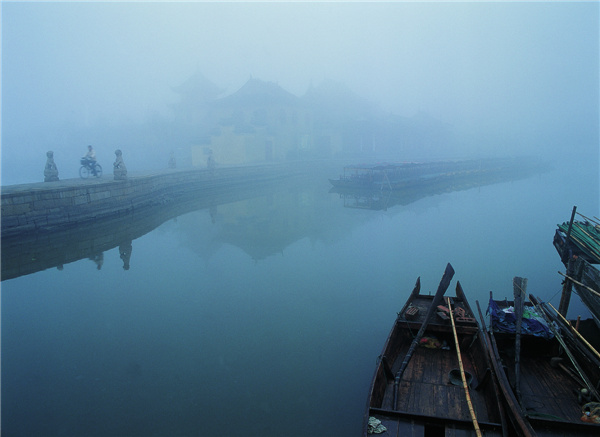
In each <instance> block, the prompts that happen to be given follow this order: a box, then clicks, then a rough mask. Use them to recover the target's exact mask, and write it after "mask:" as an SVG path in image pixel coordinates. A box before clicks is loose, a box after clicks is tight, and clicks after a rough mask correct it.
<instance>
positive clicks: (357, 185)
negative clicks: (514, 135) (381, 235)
mask: <svg viewBox="0 0 600 437" xmlns="http://www.w3.org/2000/svg"><path fill="white" fill-rule="evenodd" d="M527 165H532V163H531V161H529V160H527V159H517V158H515V159H512V158H511V159H476V160H463V161H432V162H402V163H376V164H358V165H348V166H345V167H344V168H343V173H342V174H341V175H340V176H339V177H338V178H337V179H331V178H330V179H329V182H330V183H331V185H333V186H334V187H336V188H340V189H367V190H392V191H394V190H402V189H405V188H409V187H418V186H427V185H430V184H435V183H443V182H446V181H454V180H457V179H459V178H464V177H471V176H479V175H491V174H494V173H498V172H503V171H506V170H514V169H517V170H519V169H520V170H523V169H524V168H526V166H527Z"/></svg>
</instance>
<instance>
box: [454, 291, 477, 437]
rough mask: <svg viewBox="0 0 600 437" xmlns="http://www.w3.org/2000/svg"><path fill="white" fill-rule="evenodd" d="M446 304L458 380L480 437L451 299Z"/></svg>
mask: <svg viewBox="0 0 600 437" xmlns="http://www.w3.org/2000/svg"><path fill="white" fill-rule="evenodd" d="M446 301H447V302H448V312H449V313H450V321H451V322H452V333H453V334H454V344H455V345H456V356H457V357H458V367H459V369H460V378H461V379H462V383H463V388H464V389H465V397H466V398H467V405H468V406H469V414H471V421H472V422H473V427H474V428H475V433H476V434H477V436H478V437H481V430H480V429H479V423H478V422H477V415H476V414H475V410H474V409H473V402H471V395H470V393H469V386H468V385H467V378H466V377H465V368H464V366H463V362H462V355H461V354H460V346H459V344H458V334H457V333H456V325H455V324H454V316H453V315H452V304H451V299H450V298H449V297H448V298H446Z"/></svg>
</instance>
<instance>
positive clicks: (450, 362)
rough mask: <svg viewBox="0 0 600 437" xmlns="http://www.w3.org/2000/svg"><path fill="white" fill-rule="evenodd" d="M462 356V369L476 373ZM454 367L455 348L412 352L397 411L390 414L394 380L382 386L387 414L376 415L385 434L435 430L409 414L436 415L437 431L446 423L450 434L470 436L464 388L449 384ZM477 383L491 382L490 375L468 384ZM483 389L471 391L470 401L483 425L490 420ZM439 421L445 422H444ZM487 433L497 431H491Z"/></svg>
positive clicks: (396, 434) (398, 364) (398, 361)
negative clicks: (454, 424)
mask: <svg viewBox="0 0 600 437" xmlns="http://www.w3.org/2000/svg"><path fill="white" fill-rule="evenodd" d="M403 349H404V350H402V351H401V353H400V356H403V355H404V354H405V353H406V351H407V350H408V345H407V346H406V347H404V348H403ZM462 359H463V365H464V367H465V371H468V372H470V373H471V374H472V375H477V372H476V371H475V369H474V368H473V365H472V363H471V357H470V356H469V354H467V353H465V352H464V351H463V357H462ZM400 365H401V362H400V360H397V361H396V363H394V365H393V366H392V372H394V373H396V372H397V371H398V369H399V368H400ZM453 369H458V359H457V357H456V351H455V350H454V348H452V350H444V349H428V348H419V353H416V354H415V355H413V358H412V359H411V361H410V363H409V364H408V366H407V368H406V371H405V373H404V377H403V379H402V381H401V382H400V385H399V387H398V405H397V410H396V411H395V413H397V414H393V413H391V411H393V410H394V408H393V391H394V382H393V381H390V382H389V383H388V384H387V387H386V389H385V394H384V398H383V402H382V406H381V410H387V411H388V412H390V414H389V415H388V416H386V415H384V414H378V415H376V417H377V418H378V419H379V420H381V421H382V423H383V424H384V426H386V428H387V429H388V434H386V435H390V436H399V437H400V436H413V435H414V436H422V435H425V434H424V433H425V429H426V428H427V429H428V432H431V429H432V428H434V429H435V424H434V423H432V424H429V425H427V426H426V425H424V424H422V423H418V422H417V421H414V420H410V419H409V416H412V417H413V419H414V418H416V417H419V416H429V417H434V418H437V419H438V420H439V421H440V431H439V432H443V428H442V426H446V427H447V428H449V429H452V432H453V435H456V436H460V435H464V436H471V435H473V429H472V425H471V416H470V414H469V409H468V405H467V401H466V398H465V392H464V388H463V387H462V385H454V384H452V383H450V379H449V373H450V371H451V370H453ZM479 383H481V384H482V386H483V385H485V384H491V378H487V377H484V380H483V381H478V380H476V379H475V377H474V379H473V382H472V384H471V387H472V388H477V385H478V384H479ZM486 392H487V391H486V390H482V391H479V390H477V389H472V390H470V394H471V401H472V402H473V408H474V410H475V412H476V414H477V420H478V421H479V422H480V423H483V424H484V423H487V422H490V418H489V414H488V407H487V402H486V398H485V394H486ZM382 412H383V411H382ZM398 415H403V416H406V417H407V420H406V421H399V420H398ZM448 421H450V422H456V426H455V427H452V425H448V423H447V422H448ZM461 422H463V423H461ZM442 423H445V425H443V424H442ZM464 428H466V429H464ZM434 432H435V431H434ZM434 435H435V434H434ZM443 435H449V434H443ZM486 435H496V434H495V433H494V432H492V431H490V432H488V433H486ZM497 435H501V432H498V434H497Z"/></svg>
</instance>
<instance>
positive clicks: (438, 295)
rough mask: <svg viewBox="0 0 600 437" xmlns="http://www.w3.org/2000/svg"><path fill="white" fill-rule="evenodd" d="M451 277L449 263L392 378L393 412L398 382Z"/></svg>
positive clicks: (452, 270)
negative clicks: (419, 326)
mask: <svg viewBox="0 0 600 437" xmlns="http://www.w3.org/2000/svg"><path fill="white" fill-rule="evenodd" d="M453 276H454V269H453V268H452V266H451V265H450V263H448V265H447V266H446V270H445V271H444V276H443V277H442V280H441V281H440V285H439V286H438V289H437V292H436V293H435V296H434V297H433V300H432V301H431V305H430V306H429V309H428V310H427V314H426V315H425V320H424V321H423V323H422V324H421V328H420V329H419V332H417V336H416V337H415V338H414V339H413V341H412V343H411V344H410V348H409V349H408V352H407V353H406V355H405V356H404V361H402V364H401V365H400V369H399V370H398V372H397V373H396V377H395V378H394V403H393V405H394V410H396V409H397V408H398V386H399V385H400V380H401V379H402V375H403V374H404V371H405V370H406V367H407V366H408V362H409V361H410V359H411V358H412V355H413V353H414V352H415V349H416V348H417V346H418V345H419V342H420V341H421V338H422V337H423V334H425V329H426V328H427V324H428V323H429V319H430V318H431V314H432V313H433V312H434V311H435V309H436V307H437V306H438V305H439V303H440V302H441V301H442V298H443V296H444V293H445V292H446V290H447V289H448V286H449V285H450V281H452V277H453Z"/></svg>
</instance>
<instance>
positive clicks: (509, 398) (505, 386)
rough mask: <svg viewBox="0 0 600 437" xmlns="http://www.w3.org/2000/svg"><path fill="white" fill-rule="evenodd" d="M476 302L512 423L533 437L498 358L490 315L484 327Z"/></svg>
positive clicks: (524, 434)
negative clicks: (487, 326) (487, 324)
mask: <svg viewBox="0 0 600 437" xmlns="http://www.w3.org/2000/svg"><path fill="white" fill-rule="evenodd" d="M490 299H493V296H492V292H491V291H490ZM476 303H477V309H478V310H479V318H480V319H481V323H482V325H483V326H484V331H483V332H484V333H485V338H486V340H488V341H487V347H488V351H489V355H490V358H491V359H492V366H493V367H494V370H495V371H496V377H497V378H498V382H499V385H500V389H501V390H502V394H503V395H504V399H505V400H506V403H507V405H508V408H510V410H511V411H512V413H513V414H512V418H511V420H512V421H513V424H514V425H515V427H516V428H518V429H519V430H520V431H521V433H522V434H523V436H525V437H534V436H535V435H536V433H535V431H534V429H533V428H532V427H531V424H530V423H529V421H528V420H527V419H526V418H525V415H524V413H523V411H522V410H521V407H520V406H519V403H518V402H517V398H516V397H515V395H514V393H513V392H512V390H511V389H510V383H509V382H508V378H507V377H506V373H505V372H504V369H503V367H502V362H501V360H500V352H499V351H498V345H497V344H496V338H495V337H494V322H493V319H492V318H491V317H490V327H489V329H485V319H484V317H483V314H482V313H481V308H480V307H479V301H477V302H476Z"/></svg>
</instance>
